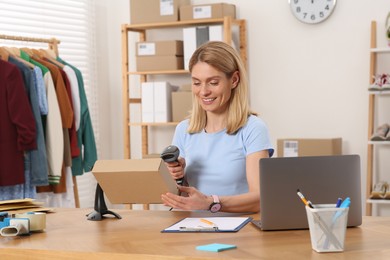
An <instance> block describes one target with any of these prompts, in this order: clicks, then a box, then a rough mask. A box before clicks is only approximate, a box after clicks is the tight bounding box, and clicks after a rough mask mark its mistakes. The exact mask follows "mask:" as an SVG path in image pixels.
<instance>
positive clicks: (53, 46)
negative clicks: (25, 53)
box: [0, 34, 80, 208]
mask: <svg viewBox="0 0 390 260" xmlns="http://www.w3.org/2000/svg"><path fill="white" fill-rule="evenodd" d="M0 39H3V40H11V41H22V42H41V43H47V44H48V45H49V49H50V50H52V51H54V53H55V54H56V55H57V56H58V55H59V53H58V44H60V43H61V41H59V40H58V39H56V38H54V37H53V38H36V37H25V36H14V35H5V34H0ZM72 181H73V193H74V199H75V206H76V208H80V200H79V193H78V188H77V179H76V176H72Z"/></svg>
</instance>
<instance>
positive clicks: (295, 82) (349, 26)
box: [97, 0, 390, 210]
mask: <svg viewBox="0 0 390 260" xmlns="http://www.w3.org/2000/svg"><path fill="white" fill-rule="evenodd" d="M214 2H221V1H218V0H217V1H201V0H193V1H192V3H194V4H203V3H214ZM224 2H228V3H233V4H235V5H236V6H237V16H238V18H241V19H246V20H247V38H248V57H249V59H248V62H249V64H248V65H249V78H250V84H251V88H250V91H251V104H252V108H253V109H254V110H255V111H257V112H259V113H260V114H261V117H262V118H263V119H264V120H265V122H266V123H267V124H268V126H269V129H270V133H271V136H272V141H273V144H274V145H275V147H276V140H277V139H279V138H287V137H294V138H295V137H301V138H331V137H342V138H343V153H344V154H359V155H360V156H361V160H362V164H361V166H362V175H363V176H362V181H363V186H362V187H363V189H362V192H363V195H364V193H365V172H366V158H367V128H368V124H367V121H368V120H367V119H368V95H367V87H368V82H369V48H370V45H369V44H370V23H371V20H377V22H378V29H379V32H378V46H379V47H380V46H382V47H383V46H385V45H386V41H385V36H384V32H383V31H384V21H385V18H386V16H387V12H388V11H390V10H389V5H388V3H389V2H388V0H376V1H372V0H371V1H370V0H359V1H356V0H338V1H337V6H336V9H335V11H334V13H333V14H332V16H331V17H330V18H329V19H328V20H326V21H325V22H323V23H321V24H317V25H307V24H303V23H301V22H299V21H298V20H296V19H295V18H294V17H293V15H292V14H291V12H290V9H289V5H288V1H287V0H279V1H271V0H230V1H229V0H225V1H224ZM97 5H98V6H97V20H98V24H97V28H99V29H98V32H97V34H98V42H97V46H98V50H99V51H98V62H99V64H98V70H99V79H98V81H99V97H100V100H99V101H100V104H101V105H100V108H101V109H100V119H99V121H100V124H101V126H100V129H99V130H100V135H101V144H100V147H101V152H100V157H101V159H114V158H123V138H122V117H121V116H122V105H121V102H122V100H121V95H122V92H121V91H122V90H121V84H122V79H121V33H120V29H121V24H123V23H129V22H130V17H129V16H130V15H129V1H128V0H116V1H104V0H98V1H97ZM379 72H384V71H379ZM388 103H389V102H388ZM386 109H387V110H389V107H387V108H386ZM387 119H388V121H387V122H388V123H390V118H389V114H387ZM384 120H386V119H384ZM379 123H385V122H379ZM138 150H139V149H138ZM135 152H136V153H140V151H135ZM154 152H159V151H158V150H157V151H154ZM380 178H382V177H380ZM383 178H384V180H386V179H385V177H384V176H383ZM388 178H389V179H388V180H389V181H390V177H388ZM379 210H381V209H379Z"/></svg>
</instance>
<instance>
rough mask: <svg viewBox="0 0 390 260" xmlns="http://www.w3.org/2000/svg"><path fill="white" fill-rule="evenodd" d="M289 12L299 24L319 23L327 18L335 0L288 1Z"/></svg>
mask: <svg viewBox="0 0 390 260" xmlns="http://www.w3.org/2000/svg"><path fill="white" fill-rule="evenodd" d="M289 4H290V8H291V12H292V13H293V14H294V16H295V17H296V18H297V19H298V20H299V21H301V22H304V23H311V24H314V23H319V22H322V21H324V20H325V19H326V18H328V17H329V16H330V15H331V14H332V12H333V10H334V8H335V6H336V0H289Z"/></svg>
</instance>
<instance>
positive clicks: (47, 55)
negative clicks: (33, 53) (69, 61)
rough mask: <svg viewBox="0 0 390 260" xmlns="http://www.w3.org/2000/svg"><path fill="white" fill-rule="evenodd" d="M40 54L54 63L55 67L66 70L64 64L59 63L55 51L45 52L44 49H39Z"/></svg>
mask: <svg viewBox="0 0 390 260" xmlns="http://www.w3.org/2000/svg"><path fill="white" fill-rule="evenodd" d="M39 52H40V54H41V55H42V56H43V57H45V58H46V59H47V60H48V61H49V62H51V63H53V64H54V65H56V66H58V67H60V68H61V69H63V68H64V64H62V63H61V62H59V61H57V60H56V58H57V56H56V54H55V53H54V51H53V50H44V49H39Z"/></svg>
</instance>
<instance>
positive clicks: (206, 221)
mask: <svg viewBox="0 0 390 260" xmlns="http://www.w3.org/2000/svg"><path fill="white" fill-rule="evenodd" d="M200 221H201V222H203V223H206V224H208V225H211V226H215V224H214V223H213V222H211V221H209V220H207V219H204V218H201V219H200Z"/></svg>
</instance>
